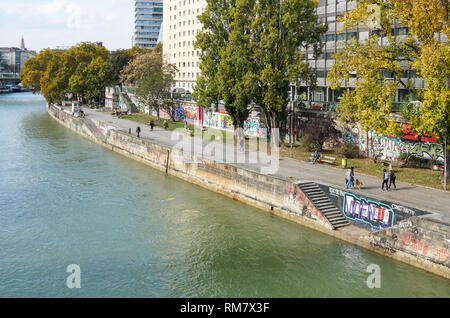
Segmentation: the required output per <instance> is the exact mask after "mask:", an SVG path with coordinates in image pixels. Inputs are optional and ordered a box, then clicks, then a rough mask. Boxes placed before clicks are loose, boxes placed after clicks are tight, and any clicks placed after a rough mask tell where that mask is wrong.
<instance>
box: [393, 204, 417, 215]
mask: <svg viewBox="0 0 450 318" xmlns="http://www.w3.org/2000/svg"><path fill="white" fill-rule="evenodd" d="M392 208H393V209H394V210H396V211H400V212H403V213H407V214H411V215H413V216H415V215H416V212H415V211H413V210H411V209H409V208H405V207H404V206H401V205H397V204H392Z"/></svg>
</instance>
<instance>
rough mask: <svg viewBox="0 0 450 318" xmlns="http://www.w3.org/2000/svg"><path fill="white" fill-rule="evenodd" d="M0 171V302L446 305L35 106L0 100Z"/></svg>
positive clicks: (443, 290) (414, 279)
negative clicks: (373, 278) (379, 301)
mask: <svg viewBox="0 0 450 318" xmlns="http://www.w3.org/2000/svg"><path fill="white" fill-rule="evenodd" d="M0 167H1V168H0V169H1V177H0V297H448V296H450V285H449V281H448V280H446V279H444V278H440V277H437V276H434V275H432V274H428V273H426V272H424V271H421V270H418V269H415V268H413V267H410V266H408V265H405V264H402V263H399V262H396V261H392V260H391V259H388V258H385V257H382V256H379V255H376V254H373V253H371V252H368V251H365V250H363V249H360V248H357V247H355V246H352V245H349V244H347V243H344V242H341V241H339V240H336V239H334V238H331V237H328V236H326V235H323V234H321V233H318V232H315V231H312V230H309V229H307V228H304V227H302V226H299V225H297V224H293V223H291V222H288V221H285V220H282V219H279V218H277V217H273V216H270V215H269V214H266V213H264V212H261V211H259V210H256V209H254V208H251V207H248V206H246V205H243V204H240V203H237V202H234V201H233V200H230V199H228V198H225V197H222V196H220V195H218V194H215V193H213V192H209V191H207V190H205V189H202V188H199V187H197V186H194V185H192V184H189V183H186V182H183V181H180V180H179V179H176V178H173V177H170V176H165V175H164V174H163V173H160V172H158V171H156V170H153V169H151V168H149V167H147V166H145V165H142V164H140V163H137V162H135V161H133V160H130V159H127V158H125V157H122V156H120V155H118V154H115V153H112V152H110V151H107V150H105V149H104V148H102V147H101V146H99V145H96V144H93V143H91V142H89V141H87V140H85V139H84V138H82V137H80V136H78V135H76V134H75V133H73V132H71V131H69V130H67V129H66V128H64V127H62V126H61V125H59V124H58V123H57V122H55V121H54V120H53V119H51V118H50V117H49V116H48V115H47V113H46V111H45V103H44V101H43V99H42V98H41V97H40V96H34V95H31V94H28V93H18V94H9V95H0ZM70 264H77V265H79V266H80V268H81V289H69V288H67V286H66V279H67V277H68V276H69V275H70V273H67V272H66V269H67V266H68V265H70ZM371 264H377V265H379V266H380V268H381V288H380V289H369V288H368V287H367V284H366V281H367V278H368V276H369V273H367V272H366V269H367V267H368V266H369V265H371Z"/></svg>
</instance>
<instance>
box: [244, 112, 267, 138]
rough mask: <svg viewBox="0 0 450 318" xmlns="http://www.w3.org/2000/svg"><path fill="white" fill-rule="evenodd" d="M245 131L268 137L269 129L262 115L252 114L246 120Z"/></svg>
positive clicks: (249, 133)
mask: <svg viewBox="0 0 450 318" xmlns="http://www.w3.org/2000/svg"><path fill="white" fill-rule="evenodd" d="M244 133H245V134H246V135H247V136H252V137H259V138H267V129H266V126H265V125H264V123H263V122H262V120H261V118H260V116H250V117H249V118H248V119H247V120H246V121H245V123H244Z"/></svg>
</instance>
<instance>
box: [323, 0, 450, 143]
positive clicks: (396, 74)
mask: <svg viewBox="0 0 450 318" xmlns="http://www.w3.org/2000/svg"><path fill="white" fill-rule="evenodd" d="M374 17H375V20H376V21H377V23H376V24H375V25H374V23H373V21H374ZM448 17H449V3H448V1H447V0H416V1H410V0H384V1H378V0H358V1H357V7H356V9H355V10H353V11H352V12H350V13H348V14H347V15H346V16H345V18H344V28H352V27H354V26H355V25H357V24H360V25H365V26H367V27H368V28H370V29H371V31H372V32H371V36H370V38H369V39H368V40H367V41H365V42H362V41H361V42H357V41H353V42H352V43H351V44H350V45H349V46H348V47H347V48H346V49H345V50H343V51H342V52H339V53H338V54H337V55H336V64H335V65H334V66H333V68H332V70H331V72H330V74H329V77H328V79H329V81H330V82H331V88H333V89H337V88H339V87H340V86H341V85H342V83H343V82H344V81H348V80H349V78H350V74H351V73H352V72H356V75H357V81H356V85H355V90H354V91H352V92H346V93H344V96H343V100H342V102H341V103H340V105H339V107H338V109H337V110H338V112H339V114H340V117H341V118H342V119H343V120H348V121H350V122H351V123H356V122H359V123H360V124H361V125H362V127H363V128H364V129H365V130H366V131H376V132H377V133H379V134H385V135H395V136H402V134H403V131H402V129H401V126H400V125H399V124H398V123H396V122H395V120H393V119H392V118H391V117H390V114H391V112H392V99H393V97H394V96H395V92H396V91H397V89H399V88H401V89H405V90H407V91H408V92H409V93H410V96H411V97H412V98H413V99H416V100H417V101H419V102H420V103H418V104H417V103H414V104H413V103H410V104H409V105H408V107H406V108H405V109H404V110H403V112H402V114H403V116H404V118H405V120H406V121H408V122H409V125H410V129H411V130H414V131H416V132H418V133H419V135H420V136H424V135H437V136H438V137H439V139H440V141H441V142H443V141H444V134H443V133H442V132H441V131H443V130H444V129H447V130H449V127H450V118H449V116H448V113H449V108H450V102H449V100H450V99H449V97H450V92H449V78H450V47H449V45H448V43H447V42H446V41H444V40H443V39H444V38H445V37H446V38H448V37H449V36H450V26H449V23H448ZM394 24H400V25H402V26H403V27H406V28H407V29H405V30H407V31H408V32H407V34H406V35H405V36H402V37H397V36H396V34H395V33H393V29H392V26H393V25H394ZM381 39H383V43H381V41H380V40H381ZM408 69H409V70H410V73H411V71H412V72H414V73H415V74H417V76H418V77H419V78H420V79H422V80H423V81H424V82H425V88H422V87H418V86H417V85H415V78H414V77H413V78H411V79H410V80H407V81H406V80H405V79H404V78H405V76H404V74H405V72H406V71H407V70H408ZM386 73H388V74H390V76H389V77H390V79H386V78H385V76H383V75H384V74H386Z"/></svg>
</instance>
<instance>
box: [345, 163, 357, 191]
mask: <svg viewBox="0 0 450 318" xmlns="http://www.w3.org/2000/svg"><path fill="white" fill-rule="evenodd" d="M345 182H346V185H347V189H351V188H352V186H353V183H354V182H355V168H353V167H352V168H350V169H348V170H347V177H346V179H345Z"/></svg>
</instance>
